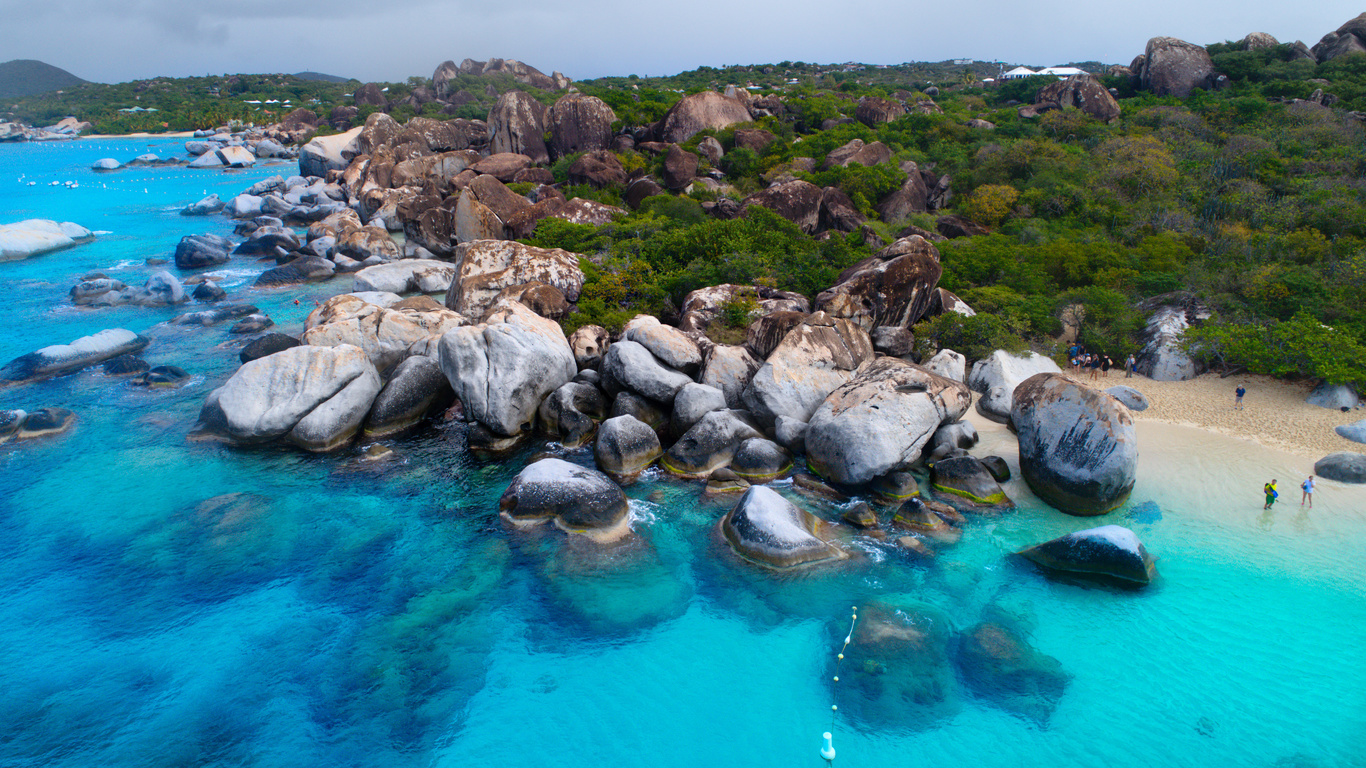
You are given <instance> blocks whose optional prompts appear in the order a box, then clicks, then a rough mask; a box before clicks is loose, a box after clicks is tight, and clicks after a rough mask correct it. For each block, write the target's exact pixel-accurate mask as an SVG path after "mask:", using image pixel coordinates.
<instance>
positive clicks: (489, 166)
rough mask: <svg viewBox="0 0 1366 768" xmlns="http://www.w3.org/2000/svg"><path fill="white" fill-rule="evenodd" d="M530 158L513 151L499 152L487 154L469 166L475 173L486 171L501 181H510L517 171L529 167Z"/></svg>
mask: <svg viewBox="0 0 1366 768" xmlns="http://www.w3.org/2000/svg"><path fill="white" fill-rule="evenodd" d="M531 163H532V160H531V158H530V157H528V156H526V155H519V154H516V153H513V152H499V153H497V154H493V155H489V156H488V157H486V158H484V159H483V160H480V161H479V162H477V163H475V164H474V165H472V166H470V168H471V169H472V170H473V171H474V172H475V173H487V174H488V175H490V176H492V177H494V178H496V179H498V180H499V181H501V182H504V183H506V182H510V181H512V179H513V178H514V177H515V176H516V175H517V172H518V171H521V170H525V169H527V168H529V167H531Z"/></svg>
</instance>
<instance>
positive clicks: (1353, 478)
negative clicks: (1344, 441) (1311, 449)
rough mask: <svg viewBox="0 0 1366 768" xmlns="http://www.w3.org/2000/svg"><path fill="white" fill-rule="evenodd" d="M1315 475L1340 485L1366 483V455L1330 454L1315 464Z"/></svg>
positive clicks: (1340, 452) (1343, 452)
mask: <svg viewBox="0 0 1366 768" xmlns="http://www.w3.org/2000/svg"><path fill="white" fill-rule="evenodd" d="M1338 429H1339V430H1341V429H1342V428H1341V427H1338ZM1314 474H1316V475H1318V476H1319V477H1323V478H1326V479H1328V480H1337V481H1338V482H1340V483H1366V454H1360V453H1355V452H1352V451H1339V452H1337V453H1330V454H1328V455H1327V456H1324V457H1323V458H1321V459H1319V460H1318V461H1316V462H1314Z"/></svg>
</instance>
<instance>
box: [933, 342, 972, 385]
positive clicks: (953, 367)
mask: <svg viewBox="0 0 1366 768" xmlns="http://www.w3.org/2000/svg"><path fill="white" fill-rule="evenodd" d="M925 370H927V371H929V372H930V373H937V374H939V375H940V376H943V377H944V378H946V379H952V380H953V381H961V382H965V383H966V382H967V380H968V360H967V358H965V357H963V356H962V355H960V354H958V353H957V352H954V351H953V350H952V349H941V350H939V351H938V352H936V353H934V357H931V358H930V359H929V360H926V361H925Z"/></svg>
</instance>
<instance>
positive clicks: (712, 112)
mask: <svg viewBox="0 0 1366 768" xmlns="http://www.w3.org/2000/svg"><path fill="white" fill-rule="evenodd" d="M749 120H750V115H749V108H748V107H746V106H745V104H744V102H743V101H741V100H739V99H733V98H727V97H725V96H723V95H721V94H719V93H717V92H716V91H702V92H701V93H694V94H692V95H690V96H684V97H683V98H681V99H679V100H678V103H677V104H674V105H673V107H672V108H670V109H669V111H668V113H666V114H665V115H664V119H663V120H662V121H660V123H659V140H660V141H665V142H674V143H680V144H681V143H682V142H685V141H687V140H688V139H691V138H692V137H693V136H695V135H697V134H698V133H700V132H702V131H704V130H706V129H708V128H715V129H716V130H721V129H722V128H726V127H728V126H731V125H734V124H736V123H747V122H749Z"/></svg>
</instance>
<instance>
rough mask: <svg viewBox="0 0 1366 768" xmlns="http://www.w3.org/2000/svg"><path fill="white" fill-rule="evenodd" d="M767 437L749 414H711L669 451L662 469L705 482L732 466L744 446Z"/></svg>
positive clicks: (725, 412) (724, 412)
mask: <svg viewBox="0 0 1366 768" xmlns="http://www.w3.org/2000/svg"><path fill="white" fill-rule="evenodd" d="M753 437H763V434H762V433H761V432H760V431H759V425H758V424H757V423H755V422H754V420H753V418H752V417H751V416H750V415H749V414H748V413H746V412H745V411H732V410H722V411H711V412H710V413H707V414H706V415H704V416H703V417H702V418H701V419H699V420H698V421H697V423H696V424H694V425H692V427H691V428H690V429H689V430H688V431H687V432H685V433H684V434H683V436H682V437H680V438H679V439H678V442H676V443H674V444H673V445H672V446H670V447H669V450H667V451H665V453H664V458H663V459H661V460H660V465H661V466H663V467H664V468H665V469H667V470H668V471H669V472H671V473H673V474H675V475H678V476H679V477H687V478H702V477H707V476H708V475H710V474H711V473H712V472H715V471H716V470H718V469H721V468H723V467H725V466H727V465H728V464H730V462H731V459H733V458H735V451H736V450H737V449H738V448H739V447H740V444H741V443H743V442H744V441H746V440H749V439H750V438H753Z"/></svg>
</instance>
